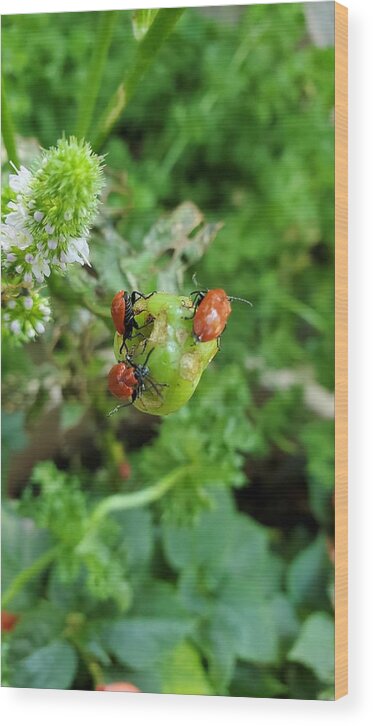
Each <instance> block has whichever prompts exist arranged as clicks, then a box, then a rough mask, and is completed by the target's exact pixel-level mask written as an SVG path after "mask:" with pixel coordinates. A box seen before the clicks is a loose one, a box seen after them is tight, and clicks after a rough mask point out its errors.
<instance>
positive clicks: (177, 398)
mask: <svg viewBox="0 0 373 726" xmlns="http://www.w3.org/2000/svg"><path fill="white" fill-rule="evenodd" d="M134 311H135V313H136V322H137V323H138V325H139V326H140V327H141V331H140V332H141V334H142V335H143V336H144V337H142V335H137V336H136V333H137V331H136V330H134V335H135V336H136V337H134V338H132V339H131V340H127V341H126V344H127V347H128V352H129V355H130V357H131V359H132V360H133V362H134V363H136V364H144V362H145V360H146V357H147V355H148V353H149V351H152V353H151V354H150V357H149V360H148V364H147V365H148V367H149V371H150V373H149V379H151V380H152V381H153V382H154V384H155V385H156V386H159V389H158V390H159V394H158V393H157V392H156V391H155V390H154V389H153V388H152V386H151V385H150V384H149V382H148V384H147V390H146V392H144V393H143V394H142V395H141V396H140V397H139V398H138V399H137V400H136V401H135V403H134V405H135V406H136V408H138V409H139V410H140V411H144V412H145V413H149V414H153V415H155V416H166V415H167V414H169V413H173V412H174V411H177V410H178V409H179V408H181V406H183V405H184V404H185V403H187V401H189V399H190V397H191V396H192V394H193V393H194V391H195V390H196V388H197V386H198V383H199V381H200V378H201V375H202V373H203V371H204V370H205V368H207V366H208V364H209V363H210V362H211V361H212V359H213V358H214V356H215V355H216V353H217V352H218V344H217V341H216V340H211V341H209V342H207V343H196V342H195V340H194V337H193V304H192V301H191V299H190V298H189V297H180V296H178V295H172V294H170V293H165V292H156V293H154V295H152V296H151V297H150V298H149V299H148V300H142V299H140V300H139V301H138V302H137V303H136V304H135V306H134ZM147 322H148V323H149V324H148V325H147ZM144 325H145V326H146V327H142V326H144ZM121 345H122V336H121V335H119V334H118V333H116V334H115V338H114V355H115V357H116V359H117V360H118V361H119V360H123V361H125V359H126V350H125V348H124V347H123V350H122V353H120V347H121ZM149 379H148V380H149ZM161 384H163V385H161Z"/></svg>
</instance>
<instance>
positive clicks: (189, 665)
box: [162, 642, 212, 696]
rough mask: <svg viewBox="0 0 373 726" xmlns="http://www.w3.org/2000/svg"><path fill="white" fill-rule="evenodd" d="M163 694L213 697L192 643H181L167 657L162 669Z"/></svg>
mask: <svg viewBox="0 0 373 726" xmlns="http://www.w3.org/2000/svg"><path fill="white" fill-rule="evenodd" d="M162 692H163V693H175V694H185V695H188V694H190V695H197V696H208V695H212V691H211V686H210V684H209V682H208V679H207V676H206V673H205V671H204V668H203V666H202V662H201V658H200V656H199V654H198V652H197V650H196V649H195V648H194V647H193V646H192V645H191V644H190V643H187V642H183V643H179V645H177V646H176V648H175V649H174V650H173V651H172V652H171V653H169V654H168V656H167V657H166V659H165V662H164V664H163V668H162Z"/></svg>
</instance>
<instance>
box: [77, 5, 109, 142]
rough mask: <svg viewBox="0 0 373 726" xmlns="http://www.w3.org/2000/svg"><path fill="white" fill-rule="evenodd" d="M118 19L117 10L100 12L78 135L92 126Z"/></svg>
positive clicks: (83, 94)
mask: <svg viewBox="0 0 373 726" xmlns="http://www.w3.org/2000/svg"><path fill="white" fill-rule="evenodd" d="M115 20H116V12H115V11H113V10H112V11H106V12H102V13H100V18H99V25H98V30H97V40H96V42H95V43H94V48H93V52H92V57H91V62H90V67H89V70H88V76H87V79H86V84H85V90H84V93H82V95H81V99H80V105H79V110H78V120H77V124H76V136H77V137H78V138H82V137H83V136H86V134H87V132H88V131H89V129H90V126H91V120H92V114H93V110H94V107H95V104H96V100H97V96H98V92H99V90H100V85H101V80H102V75H103V72H104V68H105V63H106V58H107V54H108V51H109V47H110V42H111V36H112V33H113V28H114V23H115Z"/></svg>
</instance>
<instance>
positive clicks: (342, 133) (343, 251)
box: [335, 3, 348, 699]
mask: <svg viewBox="0 0 373 726" xmlns="http://www.w3.org/2000/svg"><path fill="white" fill-rule="evenodd" d="M335 325H336V328H335V699H338V698H341V697H342V696H344V695H346V694H347V692H348V492H347V486H348V10H347V8H346V7H344V6H343V5H340V4H339V3H335Z"/></svg>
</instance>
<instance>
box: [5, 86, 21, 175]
mask: <svg viewBox="0 0 373 726" xmlns="http://www.w3.org/2000/svg"><path fill="white" fill-rule="evenodd" d="M1 133H2V137H3V139H4V146H5V148H6V153H7V154H8V160H9V161H12V162H13V164H15V166H19V161H18V154H17V149H16V143H15V138H14V126H13V120H12V116H11V113H10V108H9V107H8V104H7V100H6V93H5V85H4V77H2V79H1Z"/></svg>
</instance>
